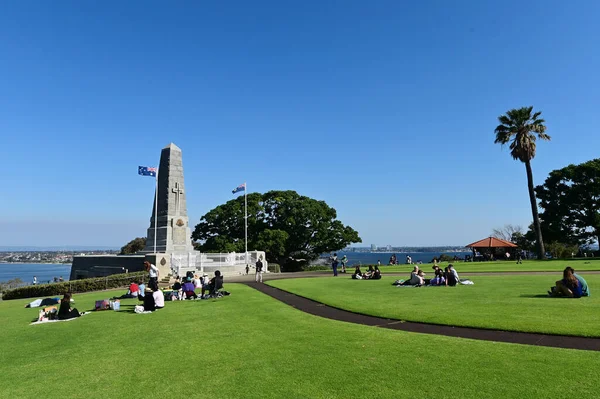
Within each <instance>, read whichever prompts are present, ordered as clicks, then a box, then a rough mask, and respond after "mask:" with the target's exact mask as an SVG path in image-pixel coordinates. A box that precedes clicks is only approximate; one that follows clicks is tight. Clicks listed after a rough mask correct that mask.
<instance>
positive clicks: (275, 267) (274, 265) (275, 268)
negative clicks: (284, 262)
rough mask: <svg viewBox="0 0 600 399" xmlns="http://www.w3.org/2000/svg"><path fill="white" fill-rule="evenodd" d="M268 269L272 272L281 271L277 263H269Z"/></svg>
mask: <svg viewBox="0 0 600 399" xmlns="http://www.w3.org/2000/svg"><path fill="white" fill-rule="evenodd" d="M267 270H268V271H270V272H271V273H281V267H280V266H279V264H277V263H269V264H268V266H267Z"/></svg>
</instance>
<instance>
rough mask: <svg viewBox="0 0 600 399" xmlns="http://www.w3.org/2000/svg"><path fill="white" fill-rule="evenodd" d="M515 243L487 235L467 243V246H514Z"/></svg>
mask: <svg viewBox="0 0 600 399" xmlns="http://www.w3.org/2000/svg"><path fill="white" fill-rule="evenodd" d="M516 247H517V245H515V244H513V243H512V242H509V241H504V240H501V239H499V238H496V237H488V238H484V239H483V240H479V241H476V242H474V243H471V244H469V245H467V248H516Z"/></svg>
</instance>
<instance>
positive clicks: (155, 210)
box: [154, 167, 158, 253]
mask: <svg viewBox="0 0 600 399" xmlns="http://www.w3.org/2000/svg"><path fill="white" fill-rule="evenodd" d="M155 190H156V193H155V194H154V253H156V227H157V224H158V223H157V222H158V220H157V217H156V216H157V214H158V167H157V168H156V188H155Z"/></svg>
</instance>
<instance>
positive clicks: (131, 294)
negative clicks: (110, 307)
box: [113, 281, 140, 299]
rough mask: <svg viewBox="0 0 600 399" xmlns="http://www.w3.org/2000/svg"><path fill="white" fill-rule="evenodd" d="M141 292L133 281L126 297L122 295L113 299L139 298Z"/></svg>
mask: <svg viewBox="0 0 600 399" xmlns="http://www.w3.org/2000/svg"><path fill="white" fill-rule="evenodd" d="M139 291H140V287H139V286H138V285H137V284H136V282H135V281H132V282H131V284H129V289H128V290H127V293H126V294H124V295H121V296H119V297H116V296H115V297H113V299H127V298H137V297H138V294H139Z"/></svg>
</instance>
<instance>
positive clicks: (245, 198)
mask: <svg viewBox="0 0 600 399" xmlns="http://www.w3.org/2000/svg"><path fill="white" fill-rule="evenodd" d="M244 214H245V215H244V236H245V239H246V254H245V255H246V265H247V264H248V185H247V184H246V182H244Z"/></svg>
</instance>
